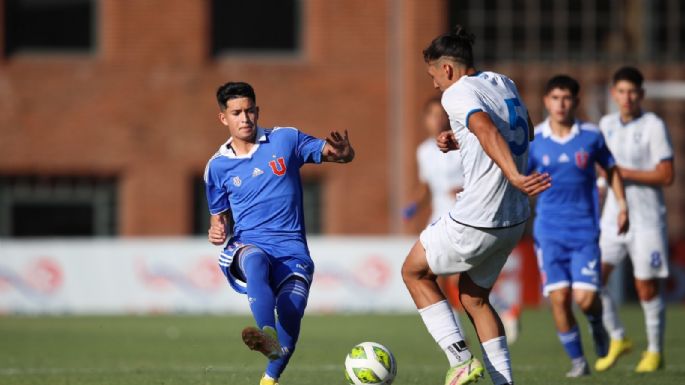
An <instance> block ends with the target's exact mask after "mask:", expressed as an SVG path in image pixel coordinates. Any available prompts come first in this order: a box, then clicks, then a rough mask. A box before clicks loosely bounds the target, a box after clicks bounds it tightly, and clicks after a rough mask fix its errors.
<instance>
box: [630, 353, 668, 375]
mask: <svg viewBox="0 0 685 385" xmlns="http://www.w3.org/2000/svg"><path fill="white" fill-rule="evenodd" d="M663 367H664V360H663V357H661V353H658V352H650V351H645V352H642V359H641V360H640V362H639V363H638V364H637V366H636V367H635V372H636V373H651V372H654V371H656V370H657V369H663Z"/></svg>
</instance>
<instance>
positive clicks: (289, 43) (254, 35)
mask: <svg viewBox="0 0 685 385" xmlns="http://www.w3.org/2000/svg"><path fill="white" fill-rule="evenodd" d="M301 8H302V7H301V1H300V0H250V1H232V0H212V11H211V13H212V14H211V21H212V53H213V54H214V55H219V54H229V55H230V54H235V53H237V54H264V53H265V54H292V53H296V52H297V51H298V49H299V48H300V47H299V46H300V21H301Z"/></svg>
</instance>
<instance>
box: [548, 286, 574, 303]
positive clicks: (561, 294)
mask: <svg viewBox="0 0 685 385" xmlns="http://www.w3.org/2000/svg"><path fill="white" fill-rule="evenodd" d="M549 302H550V303H551V304H552V306H553V307H555V308H570V307H571V290H570V289H569V288H567V287H564V288H561V289H557V290H553V291H551V292H550V293H549Z"/></svg>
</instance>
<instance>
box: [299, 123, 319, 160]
mask: <svg viewBox="0 0 685 385" xmlns="http://www.w3.org/2000/svg"><path fill="white" fill-rule="evenodd" d="M325 144H326V141H325V140H323V139H319V138H316V137H313V136H311V135H307V134H305V133H303V132H301V131H300V130H297V155H298V157H299V158H300V160H301V161H302V163H321V160H322V152H323V147H324V145H325Z"/></svg>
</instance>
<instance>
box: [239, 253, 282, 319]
mask: <svg viewBox="0 0 685 385" xmlns="http://www.w3.org/2000/svg"><path fill="white" fill-rule="evenodd" d="M238 264H239V267H240V270H241V271H242V273H243V274H244V275H245V280H246V282H247V299H248V301H249V302H250V310H252V315H253V316H254V319H255V322H256V323H257V327H259V328H260V329H262V328H264V326H271V327H273V328H275V326H276V317H275V315H274V292H273V290H271V286H270V283H269V270H270V267H271V264H270V263H269V259H268V256H267V255H266V253H265V252H264V251H262V250H261V249H260V248H258V247H255V246H247V247H246V248H245V249H244V250H243V251H241V253H240V257H239V260H238Z"/></svg>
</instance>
